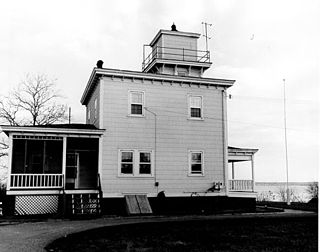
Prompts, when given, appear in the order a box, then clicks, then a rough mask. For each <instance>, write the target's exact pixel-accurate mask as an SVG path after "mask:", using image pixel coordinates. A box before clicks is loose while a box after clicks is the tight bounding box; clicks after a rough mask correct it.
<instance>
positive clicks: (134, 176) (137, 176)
mask: <svg viewBox="0 0 320 252" xmlns="http://www.w3.org/2000/svg"><path fill="white" fill-rule="evenodd" d="M118 178H134V179H138V178H148V179H151V178H152V179H153V178H154V176H153V175H133V174H119V175H118Z"/></svg>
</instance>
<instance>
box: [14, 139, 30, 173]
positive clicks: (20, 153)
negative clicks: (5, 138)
mask: <svg viewBox="0 0 320 252" xmlns="http://www.w3.org/2000/svg"><path fill="white" fill-rule="evenodd" d="M25 147H26V140H20V139H13V147H12V171H11V173H24V172H25V170H24V167H25V150H26V148H25Z"/></svg>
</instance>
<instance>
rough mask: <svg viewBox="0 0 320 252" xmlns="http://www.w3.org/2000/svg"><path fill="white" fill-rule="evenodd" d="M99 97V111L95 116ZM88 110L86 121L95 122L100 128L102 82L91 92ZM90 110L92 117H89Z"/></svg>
mask: <svg viewBox="0 0 320 252" xmlns="http://www.w3.org/2000/svg"><path fill="white" fill-rule="evenodd" d="M96 99H97V112H96V115H97V116H95V100H96ZM86 108H87V110H86V113H87V114H86V122H87V123H88V124H93V125H95V126H96V127H98V128H99V115H100V84H99V83H98V84H97V85H96V87H95V89H94V91H93V92H92V94H91V97H90V99H89V101H88V104H87V107H86ZM89 110H90V119H89V118H88V111H89Z"/></svg>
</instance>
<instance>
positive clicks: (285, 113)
mask: <svg viewBox="0 0 320 252" xmlns="http://www.w3.org/2000/svg"><path fill="white" fill-rule="evenodd" d="M283 112H284V141H285V148H286V173H287V204H288V205H290V192H289V166H288V142H287V111H286V79H283Z"/></svg>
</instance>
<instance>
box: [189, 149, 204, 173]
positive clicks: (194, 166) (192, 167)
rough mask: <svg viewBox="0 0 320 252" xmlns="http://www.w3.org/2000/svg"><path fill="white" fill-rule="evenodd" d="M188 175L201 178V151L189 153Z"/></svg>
mask: <svg viewBox="0 0 320 252" xmlns="http://www.w3.org/2000/svg"><path fill="white" fill-rule="evenodd" d="M189 175H190V176H203V175H204V172H203V151H189Z"/></svg>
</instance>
